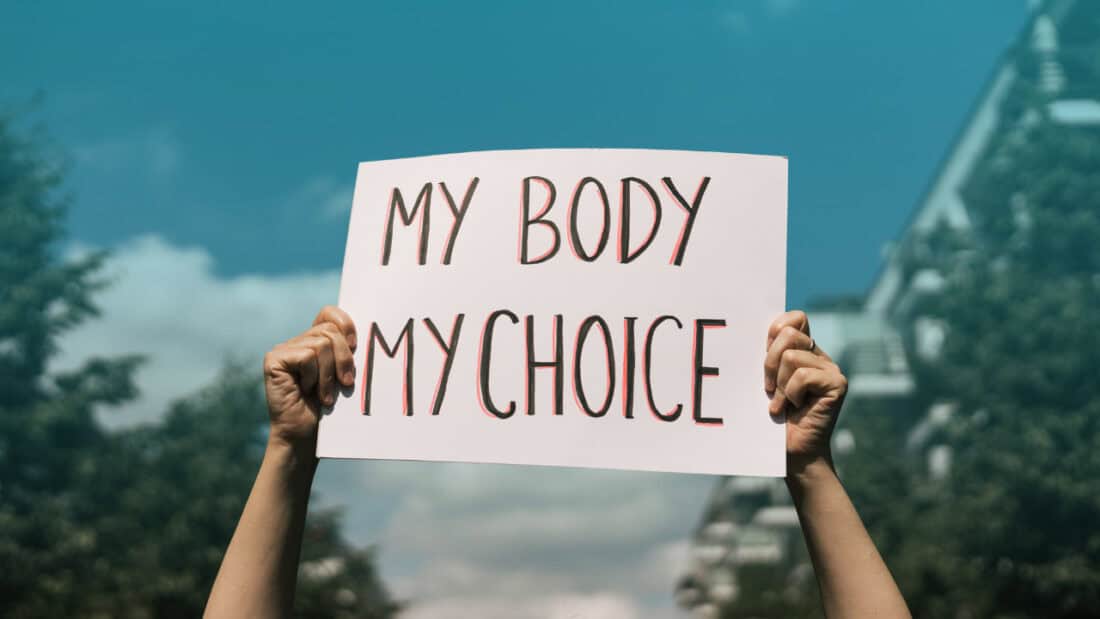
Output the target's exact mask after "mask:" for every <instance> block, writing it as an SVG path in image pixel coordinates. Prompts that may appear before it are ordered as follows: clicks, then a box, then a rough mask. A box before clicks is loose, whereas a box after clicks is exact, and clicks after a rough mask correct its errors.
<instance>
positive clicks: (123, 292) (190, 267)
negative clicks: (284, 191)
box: [54, 236, 339, 426]
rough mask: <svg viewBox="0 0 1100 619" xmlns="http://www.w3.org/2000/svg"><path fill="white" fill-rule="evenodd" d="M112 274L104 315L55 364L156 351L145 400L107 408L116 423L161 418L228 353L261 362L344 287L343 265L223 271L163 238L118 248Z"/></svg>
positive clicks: (105, 415)
mask: <svg viewBox="0 0 1100 619" xmlns="http://www.w3.org/2000/svg"><path fill="white" fill-rule="evenodd" d="M73 251H74V252H76V253H79V252H81V251H83V249H82V248H80V247H77V248H74V249H73ZM105 274H106V275H107V276H108V277H109V278H110V279H111V280H112V283H111V285H110V286H109V287H108V288H107V289H106V290H104V291H103V292H102V293H100V294H99V295H98V296H97V297H96V301H97V303H98V305H99V307H100V309H101V310H102V312H103V316H102V318H100V319H97V320H91V321H88V322H86V323H84V324H83V325H81V326H80V327H79V328H78V329H76V330H75V331H74V332H72V333H69V334H67V335H66V336H65V337H64V338H63V341H62V342H61V344H62V351H61V354H60V355H58V357H57V362H56V364H55V366H54V369H69V368H73V367H76V366H77V365H79V364H80V363H81V362H82V361H83V360H84V359H86V358H88V357H90V356H93V355H104V356H110V355H120V354H132V353H137V354H143V355H147V356H148V361H147V362H146V363H145V364H144V365H143V366H142V367H141V368H140V369H139V370H138V372H137V381H138V385H139V386H140V388H141V397H140V398H138V400H137V401H135V402H132V403H128V404H126V405H124V406H122V407H120V408H118V409H117V410H110V411H104V412H102V413H101V415H100V418H101V419H102V420H103V421H104V422H105V423H107V424H108V425H110V426H118V425H126V424H132V423H136V422H141V421H148V420H153V419H156V418H158V417H159V416H160V415H162V414H163V413H164V412H165V410H166V408H167V405H168V403H169V402H171V401H172V400H175V399H177V398H179V397H181V396H184V395H187V394H190V393H193V392H194V391H195V390H196V389H197V388H199V387H201V386H203V385H205V384H207V383H209V382H210V381H212V380H213V379H214V378H215V377H216V376H217V375H218V372H219V371H220V370H221V369H222V368H223V367H224V363H225V361H226V360H228V359H235V360H241V361H244V362H248V361H250V360H251V361H254V362H255V364H256V367H257V368H259V359H260V357H261V356H262V354H263V352H264V351H265V350H267V349H268V348H270V347H271V345H272V344H274V343H276V342H279V341H282V340H284V339H287V338H289V337H292V336H293V335H295V334H296V333H297V332H298V331H301V330H302V329H303V328H304V327H308V326H309V324H310V323H311V321H312V320H313V316H314V314H315V313H316V312H317V309H318V308H319V307H320V306H322V305H324V304H325V303H330V302H333V301H334V300H335V299H336V292H337V288H338V285H339V275H338V274H337V273H336V272H335V271H331V272H323V273H306V274H290V275H281V276H277V277H264V276H240V277H234V278H220V277H218V276H216V275H215V274H214V265H213V260H212V259H211V257H210V255H209V254H208V253H207V252H206V251H205V250H203V249H201V248H196V247H177V246H174V245H170V244H168V243H166V242H165V241H163V240H161V239H160V238H159V237H155V236H147V237H142V238H138V239H135V240H133V241H131V242H129V243H126V244H125V245H122V246H121V247H119V248H117V249H116V250H115V252H114V254H113V256H112V258H111V260H110V262H109V263H108V265H107V269H106V273H105ZM258 371H259V370H258V369H257V372H258Z"/></svg>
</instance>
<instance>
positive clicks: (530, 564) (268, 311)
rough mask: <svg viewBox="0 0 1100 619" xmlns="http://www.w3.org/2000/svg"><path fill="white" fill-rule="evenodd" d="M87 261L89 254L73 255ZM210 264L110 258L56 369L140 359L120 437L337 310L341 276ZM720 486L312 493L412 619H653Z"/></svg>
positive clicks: (535, 478) (441, 471)
mask: <svg viewBox="0 0 1100 619" xmlns="http://www.w3.org/2000/svg"><path fill="white" fill-rule="evenodd" d="M75 251H79V249H77V250H75ZM214 266H215V265H214V263H213V260H212V259H211V257H210V255H209V254H208V253H207V252H206V251H205V250H203V249H201V248H197V247H178V246H175V245H172V244H169V243H167V242H165V241H164V240H162V239H160V238H158V237H144V238H139V239H136V240H133V241H131V242H129V243H126V244H124V245H122V246H120V247H118V248H116V250H115V252H114V254H113V258H112V259H111V261H110V263H109V265H108V271H109V273H110V274H111V275H112V276H113V277H114V278H115V281H114V283H113V285H112V286H110V287H109V288H108V289H106V290H105V291H103V292H102V293H100V295H99V296H98V297H97V300H98V302H99V305H100V307H101V308H102V310H103V316H102V318H100V319H98V320H94V321H90V322H88V323H87V324H85V325H83V326H81V327H80V328H79V329H78V330H76V331H75V332H73V333H71V334H69V335H67V336H66V337H65V338H64V341H63V353H62V355H60V361H59V363H58V364H57V365H56V367H55V368H54V369H60V368H64V367H73V366H75V365H77V364H78V363H79V361H80V360H82V359H84V358H87V357H88V356H91V355H106V356H111V355H117V354H121V353H143V354H147V355H149V357H150V361H149V363H148V364H147V365H146V366H145V367H143V368H142V369H141V370H140V371H139V372H138V375H137V380H138V382H139V384H140V387H141V388H142V391H143V395H142V397H141V399H140V401H139V402H137V403H134V404H129V405H126V406H124V407H123V408H122V409H121V410H119V411H108V412H107V414H106V417H107V418H109V419H113V420H114V423H119V422H122V421H124V422H127V423H132V422H135V421H140V420H150V419H153V418H155V417H156V416H157V415H158V414H160V413H162V412H163V411H164V410H165V408H166V405H167V403H168V402H169V401H170V400H172V399H175V398H177V397H180V396H183V395H186V394H189V393H192V392H194V391H195V390H196V389H198V388H199V387H201V386H203V385H204V384H207V383H208V382H209V381H211V380H212V379H213V378H214V377H215V376H216V375H217V373H218V372H219V370H220V369H221V367H222V364H223V360H224V359H225V358H226V357H234V358H237V359H241V360H243V361H245V362H246V363H255V364H256V366H257V372H258V371H259V370H258V368H259V363H260V361H259V359H260V357H261V355H262V353H263V352H264V351H265V350H266V349H267V348H269V347H270V346H272V345H273V344H274V343H276V342H278V341H281V340H284V339H287V338H289V337H291V336H293V335H294V334H296V333H297V332H299V331H301V330H302V329H304V328H306V327H307V326H308V325H309V324H310V322H311V320H312V318H313V316H314V314H315V313H316V311H317V309H318V308H319V307H320V306H321V305H323V304H325V303H327V302H331V301H332V300H333V299H335V298H336V292H337V288H338V275H337V273H336V272H335V271H325V272H319V273H302V274H285V275H277V276H258V275H248V276H238V277H221V276H219V275H217V273H216V269H215V268H214ZM711 484H712V479H711V478H709V477H702V476H692V475H672V474H654V473H631V472H623V471H600V470H582V469H567V468H555V467H520V466H500V465H476V464H432V463H422V462H372V461H368V462H340V461H326V462H325V463H323V464H322V466H321V469H320V474H319V477H318V480H317V484H316V485H315V487H316V488H317V489H318V491H319V493H320V495H321V498H322V499H324V502H325V503H326V504H328V505H342V506H344V508H345V515H346V517H345V521H344V522H345V529H346V531H347V533H348V534H349V535H350V536H351V538H352V540H353V541H355V542H356V543H358V544H368V543H376V544H378V545H379V547H380V549H381V552H380V555H379V557H380V567H381V571H382V574H383V577H384V579H385V580H386V582H387V584H389V585H391V586H392V588H393V589H394V590H395V592H396V593H397V594H398V595H399V596H401V597H403V598H405V599H409V600H410V601H412V602H413V606H412V608H411V609H410V610H409V612H408V613H407V615H406V616H408V617H412V618H414V619H425V618H427V619H433V618H443V617H471V616H476V617H488V618H490V619H492V618H494V617H520V618H523V617H540V618H542V617H562V618H565V617H578V618H580V617H600V618H611V619H617V618H620V617H621V618H631V619H633V618H637V619H656V618H658V617H672V616H680V615H679V614H678V612H677V611H676V610H675V609H674V608H673V600H672V591H673V587H674V586H675V580H676V577H677V576H678V575H680V574H681V573H682V572H683V561H684V557H685V556H686V545H687V542H686V541H685V540H686V538H687V537H688V535H690V532H691V530H692V528H693V527H694V525H695V523H696V522H697V520H698V517H699V514H700V511H701V509H702V507H703V504H704V501H705V498H706V494H707V492H708V491H709V489H710V486H711Z"/></svg>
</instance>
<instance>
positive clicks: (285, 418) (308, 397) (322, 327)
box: [264, 305, 356, 447]
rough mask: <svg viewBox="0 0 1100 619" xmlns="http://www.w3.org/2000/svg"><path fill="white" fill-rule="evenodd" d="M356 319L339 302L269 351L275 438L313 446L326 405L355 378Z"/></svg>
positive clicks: (267, 360) (269, 398)
mask: <svg viewBox="0 0 1100 619" xmlns="http://www.w3.org/2000/svg"><path fill="white" fill-rule="evenodd" d="M355 345H356V333H355V324H354V323H352V320H351V317H350V316H348V315H347V313H345V312H344V311H343V310H341V309H340V308H338V307H335V306H332V305H328V306H325V307H324V308H322V309H321V311H320V313H318V314H317V318H316V319H314V321H313V326H312V327H311V328H309V329H308V330H306V331H305V332H303V333H302V334H301V335H298V336H297V337H294V338H291V339H289V340H287V341H286V342H283V343H282V344H279V345H277V346H275V347H274V348H272V349H271V351H270V352H268V353H267V354H266V355H265V356H264V391H265V392H266V394H267V407H268V413H269V415H270V417H271V439H272V440H278V441H282V442H285V443H287V444H288V445H291V446H293V447H303V446H304V447H312V446H313V445H314V444H315V441H316V438H317V421H318V419H320V415H321V409H322V407H326V406H332V405H333V404H334V403H335V402H336V394H337V391H338V390H339V389H340V388H341V386H344V387H350V386H352V384H354V382H355V362H354V360H353V359H352V351H354V350H355Z"/></svg>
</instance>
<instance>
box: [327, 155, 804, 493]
mask: <svg viewBox="0 0 1100 619" xmlns="http://www.w3.org/2000/svg"><path fill="white" fill-rule="evenodd" d="M786 190H787V166H786V160H785V159H782V158H778V157H763V156H750V155H733V154H723V153H696V152H682V151H647V150H609V149H583V150H581V149H578V150H528V151H495V152H484V153H467V154H457V155H441V156H434V157H421V158H414V159H401V160H391V161H380V162H370V163H363V164H361V165H360V168H359V174H358V178H357V181H356V187H355V197H354V200H353V208H352V216H351V223H350V228H349V232H348V241H347V249H346V253H345V257H344V271H343V276H342V280H341V287H340V301H339V304H340V306H341V307H342V308H343V309H344V310H346V311H347V312H348V313H349V314H350V315H351V316H352V318H353V319H354V320H355V322H356V325H357V327H358V330H359V342H358V348H357V350H356V365H357V367H356V370H357V380H356V386H355V389H354V391H352V392H351V393H347V394H344V395H345V397H341V398H340V399H339V400H338V402H337V404H336V406H335V407H334V410H333V411H332V412H331V413H329V414H327V415H325V417H324V418H323V419H322V423H321V431H320V437H319V441H318V455H320V456H326V457H362V458H393V459H416V460H453V461H472V462H504V463H517V464H553V465H565V466H589V467H607V468H627V469H643V470H662V471H682V472H698V473H730V474H738V473H739V474H757V475H782V474H783V473H784V451H783V450H784V448H783V441H784V430H783V427H782V426H781V425H778V424H776V423H775V422H774V420H772V419H771V418H770V417H769V415H768V414H767V410H766V406H767V399H766V396H765V395H764V391H763V378H762V372H763V370H762V362H763V353H764V344H765V337H766V329H767V325H768V323H769V322H770V321H771V319H772V318H774V316H775V315H776V314H778V313H780V312H781V311H782V310H783V306H784V287H785V279H784V274H785V269H786V265H785V255H786Z"/></svg>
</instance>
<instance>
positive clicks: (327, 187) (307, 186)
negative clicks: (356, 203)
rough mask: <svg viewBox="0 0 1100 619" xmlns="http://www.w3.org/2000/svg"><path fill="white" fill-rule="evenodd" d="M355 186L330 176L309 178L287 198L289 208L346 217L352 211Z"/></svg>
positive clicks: (327, 216) (334, 217)
mask: <svg viewBox="0 0 1100 619" xmlns="http://www.w3.org/2000/svg"><path fill="white" fill-rule="evenodd" d="M353 189H354V187H353V186H352V184H351V183H343V182H340V181H337V180H336V179H333V178H330V177H315V178H311V179H309V180H307V181H306V182H305V183H303V184H302V186H301V187H299V188H298V189H297V190H296V191H295V192H293V193H292V194H291V195H290V197H289V198H288V199H287V205H286V206H287V208H289V209H293V210H294V211H295V212H301V210H300V209H304V210H305V211H306V212H319V213H321V214H322V215H323V216H324V217H325V218H328V219H346V218H347V217H348V213H350V212H351V196H352V191H353Z"/></svg>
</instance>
